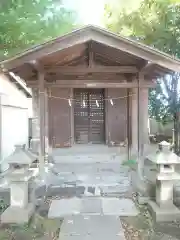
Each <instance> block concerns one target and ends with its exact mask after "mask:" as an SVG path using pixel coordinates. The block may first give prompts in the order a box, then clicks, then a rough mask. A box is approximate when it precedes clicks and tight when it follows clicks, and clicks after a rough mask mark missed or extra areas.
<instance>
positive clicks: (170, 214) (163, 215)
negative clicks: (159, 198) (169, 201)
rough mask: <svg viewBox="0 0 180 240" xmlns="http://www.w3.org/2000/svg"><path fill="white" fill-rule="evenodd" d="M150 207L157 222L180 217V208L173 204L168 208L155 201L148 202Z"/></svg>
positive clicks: (169, 220)
mask: <svg viewBox="0 0 180 240" xmlns="http://www.w3.org/2000/svg"><path fill="white" fill-rule="evenodd" d="M148 209H149V211H150V213H151V214H152V217H153V219H154V220H155V221H156V222H171V221H174V220H177V219H180V210H179V209H178V208H177V207H176V206H175V205H171V206H169V207H168V208H163V207H162V208H161V207H159V206H158V205H157V203H156V202H154V201H149V202H148Z"/></svg>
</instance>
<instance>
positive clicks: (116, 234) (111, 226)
mask: <svg viewBox="0 0 180 240" xmlns="http://www.w3.org/2000/svg"><path fill="white" fill-rule="evenodd" d="M59 239H60V240H84V239H85V240H86V239H87V240H100V239H103V240H106V239H107V240H109V239H111V240H125V236H124V231H123V228H122V225H121V222H120V219H119V218H117V217H114V216H88V215H86V216H72V217H69V218H65V219H64V221H63V223H62V225H61V230H60V234H59Z"/></svg>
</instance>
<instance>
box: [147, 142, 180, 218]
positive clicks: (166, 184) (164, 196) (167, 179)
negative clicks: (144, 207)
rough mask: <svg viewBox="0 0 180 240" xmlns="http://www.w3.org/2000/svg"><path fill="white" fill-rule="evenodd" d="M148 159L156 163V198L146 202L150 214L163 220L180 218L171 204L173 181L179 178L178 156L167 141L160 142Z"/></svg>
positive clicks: (179, 212) (179, 162)
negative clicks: (176, 170) (156, 149)
mask: <svg viewBox="0 0 180 240" xmlns="http://www.w3.org/2000/svg"><path fill="white" fill-rule="evenodd" d="M148 159H149V160H150V161H151V162H153V163H155V164H156V199H155V201H149V202H148V208H149V210H150V212H151V214H152V216H153V217H154V219H155V220H156V221H163V222H169V221H172V220H176V219H180V210H179V209H178V208H177V207H176V206H175V205H174V204H173V186H174V181H176V180H180V174H178V173H176V172H175V165H176V164H180V158H179V157H178V156H177V155H176V154H175V153H173V152H171V150H170V144H169V143H167V142H162V143H160V144H159V150H158V151H157V152H156V153H155V154H152V155H150V156H149V157H148Z"/></svg>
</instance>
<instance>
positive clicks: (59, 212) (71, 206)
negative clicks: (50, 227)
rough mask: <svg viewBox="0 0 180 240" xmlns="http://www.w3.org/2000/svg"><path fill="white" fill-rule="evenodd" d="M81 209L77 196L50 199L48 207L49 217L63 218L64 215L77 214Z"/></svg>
mask: <svg viewBox="0 0 180 240" xmlns="http://www.w3.org/2000/svg"><path fill="white" fill-rule="evenodd" d="M80 210H81V200H80V199H78V198H71V199H61V200H52V202H51V206H50V209H49V213H48V217H49V218H63V217H66V216H71V215H76V214H79V213H80Z"/></svg>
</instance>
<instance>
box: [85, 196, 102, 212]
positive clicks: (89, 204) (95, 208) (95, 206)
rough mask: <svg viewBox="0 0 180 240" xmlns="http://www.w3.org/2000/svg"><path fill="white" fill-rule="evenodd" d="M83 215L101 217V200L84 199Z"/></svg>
mask: <svg viewBox="0 0 180 240" xmlns="http://www.w3.org/2000/svg"><path fill="white" fill-rule="evenodd" d="M80 212H81V214H84V215H100V214H102V201H101V199H100V198H84V199H82V202H81V210H80Z"/></svg>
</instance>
